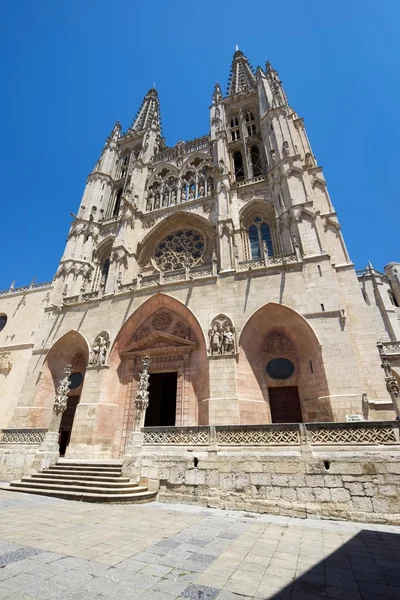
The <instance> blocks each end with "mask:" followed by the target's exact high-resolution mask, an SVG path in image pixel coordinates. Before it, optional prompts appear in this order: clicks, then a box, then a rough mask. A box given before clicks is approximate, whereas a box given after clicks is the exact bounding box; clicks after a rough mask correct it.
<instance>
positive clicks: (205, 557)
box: [190, 553, 217, 565]
mask: <svg viewBox="0 0 400 600" xmlns="http://www.w3.org/2000/svg"><path fill="white" fill-rule="evenodd" d="M216 558H217V556H213V555H212V554H200V553H193V554H192V556H191V557H190V560H194V562H200V563H205V564H208V565H209V564H211V563H212V562H214V560H215V559H216Z"/></svg>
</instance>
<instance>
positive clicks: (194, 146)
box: [153, 135, 210, 163]
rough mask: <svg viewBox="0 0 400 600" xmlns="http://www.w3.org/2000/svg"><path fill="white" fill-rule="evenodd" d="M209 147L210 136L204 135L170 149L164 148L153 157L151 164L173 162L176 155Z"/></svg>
mask: <svg viewBox="0 0 400 600" xmlns="http://www.w3.org/2000/svg"><path fill="white" fill-rule="evenodd" d="M209 145H210V136H208V135H204V136H203V137H199V138H195V139H194V140H189V141H188V142H185V143H183V144H182V143H178V144H176V145H175V146H173V147H172V148H165V149H164V150H161V152H159V153H158V154H156V155H155V156H154V157H153V163H159V162H167V161H169V160H174V158H176V157H177V156H178V155H183V156H184V155H185V154H190V153H191V152H198V151H199V150H205V149H208V148H209Z"/></svg>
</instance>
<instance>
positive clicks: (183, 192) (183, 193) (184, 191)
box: [181, 187, 186, 202]
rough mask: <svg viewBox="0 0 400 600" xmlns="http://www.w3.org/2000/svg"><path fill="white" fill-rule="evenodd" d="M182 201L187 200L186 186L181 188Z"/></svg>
mask: <svg viewBox="0 0 400 600" xmlns="http://www.w3.org/2000/svg"><path fill="white" fill-rule="evenodd" d="M181 202H186V188H185V187H183V188H182V189H181Z"/></svg>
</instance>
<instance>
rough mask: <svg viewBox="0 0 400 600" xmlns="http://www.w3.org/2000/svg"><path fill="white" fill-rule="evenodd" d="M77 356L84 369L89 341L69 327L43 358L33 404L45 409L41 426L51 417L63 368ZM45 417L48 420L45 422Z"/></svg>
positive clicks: (44, 425)
mask: <svg viewBox="0 0 400 600" xmlns="http://www.w3.org/2000/svg"><path fill="white" fill-rule="evenodd" d="M78 356H79V359H80V360H79V361H77V364H78V363H79V364H80V365H82V366H83V367H84V370H85V369H86V367H87V365H88V362H89V343H88V341H87V339H86V337H85V336H84V335H83V334H82V333H81V332H79V331H76V330H75V329H71V330H70V331H68V332H67V333H65V334H64V335H62V336H61V337H60V338H59V339H58V340H57V341H56V342H55V343H54V344H53V346H52V347H51V348H50V350H49V351H48V353H47V355H46V358H45V359H44V363H43V367H42V374H41V378H40V383H39V386H38V389H37V392H36V396H35V406H37V407H43V408H46V409H47V412H46V414H44V415H43V416H42V417H41V418H42V419H44V421H43V422H42V423H41V426H43V427H47V426H48V422H49V421H50V418H51V410H52V407H53V404H54V398H55V393H56V390H57V387H58V384H59V382H60V380H61V379H62V378H63V377H64V369H65V367H66V366H67V365H68V364H71V363H72V364H73V363H74V359H76V358H77V357H78ZM46 418H47V419H48V422H46Z"/></svg>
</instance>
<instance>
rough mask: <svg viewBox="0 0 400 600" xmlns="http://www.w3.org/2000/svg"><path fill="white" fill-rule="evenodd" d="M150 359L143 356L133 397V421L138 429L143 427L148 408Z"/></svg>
mask: <svg viewBox="0 0 400 600" xmlns="http://www.w3.org/2000/svg"><path fill="white" fill-rule="evenodd" d="M150 362H151V360H150V357H149V356H145V357H144V358H143V359H142V370H141V372H140V376H139V386H138V389H137V392H136V396H135V408H136V412H135V420H136V423H137V425H138V426H139V427H143V425H144V419H145V416H146V410H147V407H148V406H149V387H150V375H149V372H148V368H149V366H150Z"/></svg>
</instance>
